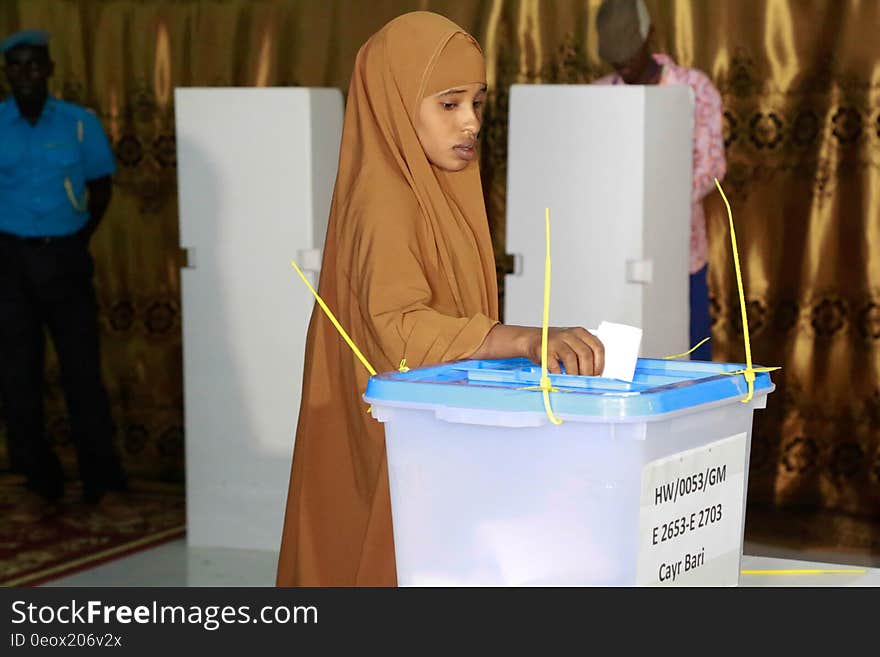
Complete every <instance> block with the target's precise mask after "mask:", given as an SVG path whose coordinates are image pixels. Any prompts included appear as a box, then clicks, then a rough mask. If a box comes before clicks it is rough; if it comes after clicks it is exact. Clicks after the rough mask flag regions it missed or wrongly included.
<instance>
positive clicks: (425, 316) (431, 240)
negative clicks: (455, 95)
mask: <svg viewBox="0 0 880 657" xmlns="http://www.w3.org/2000/svg"><path fill="white" fill-rule="evenodd" d="M473 82H485V64H484V62H483V58H482V53H481V51H480V50H479V46H478V45H477V43H476V41H474V39H473V38H472V37H470V35H468V34H466V33H465V32H464V31H463V30H462V29H461V28H460V27H458V26H457V25H455V24H454V23H452V22H451V21H449V20H447V19H446V18H443V17H442V16H439V15H437V14H432V13H429V12H413V13H410V14H405V15H403V16H400V17H398V18H396V19H394V20H393V21H391V22H390V23H388V24H387V25H386V26H385V27H383V28H382V29H381V30H380V31H379V32H377V33H376V34H375V35H373V36H372V37H371V38H370V40H369V41H367V43H366V44H364V46H363V47H362V48H361V49H360V51H359V52H358V55H357V60H356V62H355V70H354V74H353V76H352V80H351V86H350V88H349V93H348V102H347V106H346V110H345V122H344V125H343V132H342V146H341V150H340V156H339V171H338V175H337V178H336V187H335V190H334V192H333V203H332V206H331V209H330V221H329V225H328V228H327V239H326V243H325V247H324V261H323V266H322V270H321V281H320V286H319V293H320V294H321V296H322V297H323V298H324V300H325V301H326V302H327V304H328V305H329V307H330V308H331V309H332V310H333V311H334V313H335V314H336V315H337V317H338V318H339V320H340V322H341V324H342V325H343V326H344V327H345V328H346V330H347V331H348V332H349V334H350V335H351V337H352V339H353V340H354V342H355V344H357V345H358V347H359V348H360V349H361V350H362V351H363V352H364V354H365V355H366V357H367V359H368V360H369V361H370V362H371V363H372V365H373V366H374V367H375V368H376V369H377V370H378V371H387V370H392V369H397V367H398V364H399V363H400V361H401V359H403V358H405V359H406V361H407V365H408V366H409V367H418V366H420V365H423V364H431V363H438V362H443V361H452V360H458V359H462V358H467V357H468V356H470V355H471V354H472V353H473V352H474V351H476V350H477V349H478V348H479V346H480V345H481V344H482V342H483V339H484V338H485V337H486V334H487V333H488V332H489V330H490V329H491V328H492V327H493V326H494V325H495V323H496V322H497V317H498V301H497V298H498V294H497V289H496V282H495V266H494V257H493V252H492V244H491V240H490V237H489V229H488V222H487V220H486V210H485V206H484V203H483V195H482V189H481V184H480V173H479V169H478V166H477V162H476V160H475V161H473V162H472V163H470V164H469V165H468V166H467V167H466V168H465V169H463V170H461V171H457V172H448V171H444V170H441V169H439V168H437V167H435V166H434V165H432V164H431V163H430V162H429V161H428V159H427V157H426V155H425V153H424V151H423V150H422V147H421V144H420V143H419V139H418V136H417V134H416V129H415V117H416V112H417V111H418V107H419V104H420V102H421V100H422V99H423V98H424V97H425V96H428V95H431V94H434V93H436V92H438V91H442V90H444V89H448V88H451V87H454V86H456V85H460V84H470V83H473ZM368 376H369V375H368V373H367V372H366V371H365V370H364V368H363V366H362V365H361V364H360V362H358V361H357V359H356V357H355V356H354V355H353V354H352V353H351V352H350V351H349V348H348V346H347V345H345V343H344V342H343V341H342V339H341V338H340V337H339V336H338V334H337V333H336V330H335V329H334V327H333V325H332V324H331V323H330V321H329V320H328V319H327V318H326V317H325V316H324V315H323V313H322V312H321V310H320V309H319V308H317V307H316V308H315V309H314V310H313V312H312V319H311V323H310V324H309V332H308V338H307V343H306V364H305V372H304V375H303V396H302V406H301V409H300V416H299V424H298V427H297V434H296V444H295V449H294V456H293V470H292V474H291V481H290V491H289V494H288V499H287V512H286V514H285V519H284V530H283V536H282V541H281V554H280V557H279V561H278V578H277V583H278V585H279V586H356V585H367V586H394V585H396V583H397V577H396V571H395V565H394V543H393V537H392V529H391V505H390V499H389V493H388V472H387V464H386V461H385V433H384V430H383V428H382V425H381V424H379V423H378V422H376V421H375V420H373V419H372V418H371V417H370V416H369V415H368V414H367V412H366V411H367V407H366V404H364V402H363V401H362V399H361V395H362V394H363V392H364V390H365V388H366V384H367V379H368Z"/></svg>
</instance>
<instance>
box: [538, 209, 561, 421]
mask: <svg viewBox="0 0 880 657" xmlns="http://www.w3.org/2000/svg"><path fill="white" fill-rule="evenodd" d="M544 229H545V234H546V236H545V239H546V241H547V255H546V258H545V259H544V314H543V317H542V318H541V386H540V389H541V393H542V394H543V395H544V410H545V411H546V412H547V417H548V418H549V419H550V421H551V422H552V423H553V424H562V420H560V419H559V418H558V417H556V416H555V415H554V414H553V409H552V408H551V407H550V393H551V392H553V391H554V388H553V386H551V385H550V377H549V376H547V332H548V326H547V325H548V323H549V322H550V208H545V209H544Z"/></svg>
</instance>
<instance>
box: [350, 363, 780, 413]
mask: <svg viewBox="0 0 880 657" xmlns="http://www.w3.org/2000/svg"><path fill="white" fill-rule="evenodd" d="M744 368H745V366H744V365H740V364H735V363H711V362H701V361H670V360H656V359H650V358H640V359H639V361H638V364H637V366H636V373H635V377H634V379H633V382H632V383H628V382H626V381H619V380H616V379H606V378H602V377H592V376H576V375H568V374H551V375H550V383H551V385H552V386H553V388H556V389H557V392H551V393H550V399H551V403H552V405H553V410H554V412H555V413H557V414H559V415H569V416H590V417H595V418H597V419H599V420H601V419H603V418H608V419H611V418H635V417H645V416H655V415H663V414H667V413H671V412H675V411H685V410H687V409H689V408H692V407H696V406H702V405H704V404H709V403H713V402H720V401H724V400H732V399H739V398H742V397H743V396H744V395H745V394H746V393H747V392H748V384H747V383H746V380H745V377H743V375H742V374H737V375H731V374H730V373H731V372H736V371H739V370H742V369H744ZM540 382H541V368H540V367H539V366H536V365H535V364H534V363H532V362H531V361H529V360H528V359H525V358H512V359H506V360H467V361H459V362H455V363H446V364H443V365H436V366H432V367H423V368H419V369H413V370H410V371H408V372H388V373H383V374H377V375H376V376H373V377H371V378H370V381H369V383H368V384H367V390H366V393H365V394H364V399H365V400H366V401H367V402H369V403H371V404H381V403H388V404H391V405H395V406H396V405H403V406H417V407H420V408H431V407H435V408H436V407H453V408H470V409H486V410H495V411H534V412H540V413H543V412H544V402H543V395H542V393H541V392H540V391H539V390H536V389H535V388H536V387H537V386H539V385H540ZM774 387H775V386H774V385H773V383H772V382H771V380H770V375H769V373H766V372H762V373H758V374H757V375H756V379H755V395H756V396H763V395H766V394H767V393H769V392H772V391H773V389H774Z"/></svg>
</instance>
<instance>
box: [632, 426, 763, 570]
mask: <svg viewBox="0 0 880 657" xmlns="http://www.w3.org/2000/svg"><path fill="white" fill-rule="evenodd" d="M746 438H747V435H746V434H745V433H740V434H737V435H735V436H730V437H729V438H724V439H722V440H719V441H717V442H714V443H710V444H708V445H705V446H703V447H697V448H695V449H692V450H688V451H686V452H679V453H678V454H674V455H673V456H670V457H667V458H663V459H659V460H657V461H652V462H651V463H648V464H647V465H645V467H644V469H643V470H642V497H641V511H640V514H639V557H638V576H637V583H638V584H639V585H640V586H677V585H681V586H701V585H703V586H705V585H709V586H736V584H737V583H738V582H739V563H740V552H741V550H742V545H741V540H742V526H743V525H742V520H743V517H742V514H743V501H744V497H743V492H744V486H745V461H746Z"/></svg>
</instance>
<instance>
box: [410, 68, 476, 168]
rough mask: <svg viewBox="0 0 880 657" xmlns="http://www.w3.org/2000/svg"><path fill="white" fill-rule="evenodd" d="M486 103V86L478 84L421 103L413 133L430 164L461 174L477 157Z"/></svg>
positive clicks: (458, 88) (429, 97)
mask: <svg viewBox="0 0 880 657" xmlns="http://www.w3.org/2000/svg"><path fill="white" fill-rule="evenodd" d="M485 99H486V86H485V85H484V84H483V83H481V82H474V83H472V84H462V85H459V86H457V87H453V88H452V89H445V90H443V91H440V92H438V93H436V94H434V95H432V96H426V97H425V98H423V99H422V102H421V104H420V105H419V111H418V114H417V116H416V133H417V134H418V136H419V141H420V142H421V144H422V148H423V149H424V151H425V155H427V156H428V160H430V161H431V163H432V164H434V165H435V166H437V167H439V168H441V169H444V170H446V171H461V170H462V169H464V168H465V167H466V166H467V165H468V163H469V162H471V161H472V160H473V159H474V158H475V157H476V156H477V136H478V135H479V134H480V126H482V124H483V103H484V102H485Z"/></svg>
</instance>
